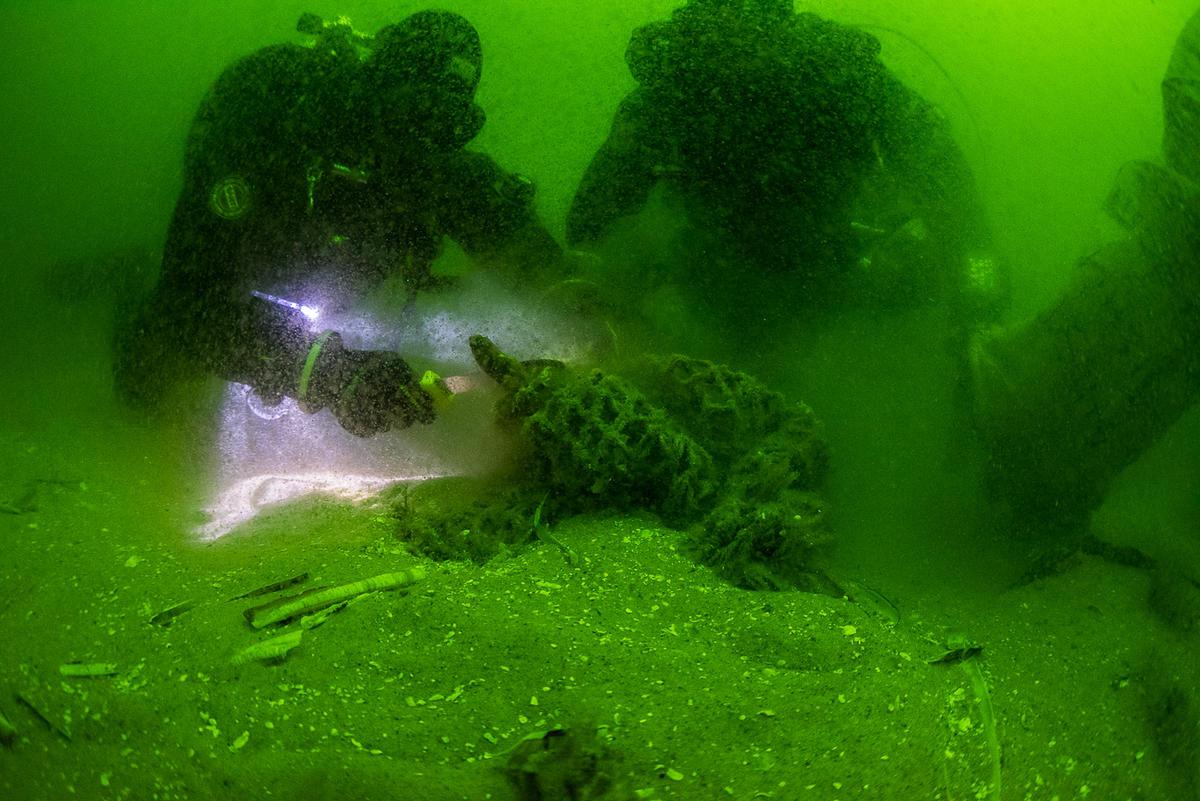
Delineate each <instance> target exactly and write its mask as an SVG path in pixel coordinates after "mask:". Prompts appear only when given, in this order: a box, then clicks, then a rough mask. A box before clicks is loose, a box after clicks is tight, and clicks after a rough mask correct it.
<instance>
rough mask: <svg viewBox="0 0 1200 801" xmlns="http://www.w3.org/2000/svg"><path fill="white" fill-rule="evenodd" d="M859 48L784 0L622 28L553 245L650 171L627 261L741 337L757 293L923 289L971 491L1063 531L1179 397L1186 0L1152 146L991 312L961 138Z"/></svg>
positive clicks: (739, 1) (810, 301)
mask: <svg viewBox="0 0 1200 801" xmlns="http://www.w3.org/2000/svg"><path fill="white" fill-rule="evenodd" d="M879 52H880V45H879V42H878V41H877V40H876V39H875V37H873V36H871V35H870V34H868V33H866V32H864V31H861V30H856V29H854V28H852V27H848V26H843V25H838V24H836V23H833V22H830V21H826V20H823V19H821V18H819V17H817V16H815V15H813V14H808V13H800V14H794V13H792V10H791V3H790V2H789V0H772V2H755V0H690V2H688V3H687V4H686V5H685V6H683V7H682V8H679V9H677V10H675V11H674V12H673V13H672V17H671V19H670V20H669V21H666V22H658V23H652V24H649V25H646V26H643V27H641V28H638V29H637V30H635V31H634V33H633V36H632V38H631V41H630V44H629V47H628V50H627V52H626V60H627V62H628V64H629V68H630V71H631V72H632V74H633V77H634V78H635V79H636V80H637V82H638V86H637V88H636V89H634V90H633V92H632V93H630V94H629V95H628V96H627V97H626V98H625V99H624V100H623V101H622V103H621V105H620V108H619V110H618V111H617V113H616V116H615V118H614V120H613V123H612V129H611V132H610V134H609V136H608V139H607V140H606V141H605V142H604V143H603V145H602V146H601V148H600V149H599V151H598V152H597V153H596V154H595V156H594V158H593V160H592V162H591V164H590V166H589V167H588V169H587V172H586V174H585V175H584V177H583V179H582V181H581V183H580V186H579V189H578V191H577V193H576V196H575V198H574V201H573V203H572V205H571V209H570V213H569V216H568V220H567V244H568V246H570V247H590V248H594V249H598V250H601V251H603V250H604V243H605V240H606V238H611V237H613V236H614V232H617V233H621V232H622V231H623V232H624V233H625V234H626V235H628V232H629V231H630V230H631V229H630V228H629V227H626V228H624V229H622V226H625V225H626V221H627V220H629V219H634V218H636V216H637V215H639V214H642V213H645V209H646V208H647V207H648V204H649V203H650V202H652V201H654V200H655V197H656V196H655V195H654V194H653V193H654V192H655V191H657V192H658V193H659V195H658V197H659V198H665V199H666V202H667V204H668V208H670V209H681V210H682V212H683V214H682V217H683V219H684V221H685V222H684V223H683V224H682V225H680V226H679V227H678V228H677V229H676V230H678V231H680V232H681V233H680V234H679V235H678V236H677V238H678V240H679V242H680V244H678V245H676V247H677V248H678V252H677V253H676V255H675V258H674V259H665V260H661V261H660V262H657V263H656V262H654V261H653V260H650V262H649V263H648V264H645V265H642V267H641V268H640V269H641V272H640V273H638V272H636V271H635V272H634V274H635V275H640V276H642V277H643V280H649V281H653V280H665V281H672V280H673V281H674V282H675V283H676V284H677V285H680V286H682V287H683V288H684V291H686V292H690V293H692V297H690V298H688V300H689V301H690V302H691V303H692V304H693V305H694V306H699V307H700V308H701V309H702V310H703V311H708V312H711V314H712V315H713V319H715V320H717V321H720V320H721V315H725V319H726V321H727V322H728V323H730V327H732V325H733V324H736V325H737V326H738V328H737V329H736V331H737V333H738V334H740V335H741V337H742V338H743V339H746V338H748V335H747V334H746V326H747V322H748V321H750V320H752V319H753V318H755V317H758V318H762V317H763V314H764V313H763V310H764V309H768V308H771V304H772V303H775V304H776V306H775V307H774V308H776V309H778V310H779V311H778V316H779V317H780V318H782V317H783V316H784V315H795V316H803V315H804V314H808V313H812V314H816V313H818V312H825V311H828V310H829V308H830V307H841V308H853V307H858V308H862V307H864V306H867V307H871V306H873V307H875V308H903V307H905V306H906V305H910V306H911V305H912V304H941V308H944V309H945V310H946V311H947V312H948V314H947V318H948V319H950V320H952V321H954V322H953V324H952V328H953V330H954V333H953V335H952V336H951V337H950V339H951V340H952V342H951V343H950V344H951V346H952V348H953V350H954V352H955V354H956V355H955V358H956V360H957V361H958V363H959V365H960V367H959V374H958V376H957V377H956V379H957V380H956V387H955V389H956V390H957V393H958V396H959V400H960V406H962V407H964V408H963V411H964V413H965V416H966V417H967V418H968V420H969V425H970V426H971V428H972V429H973V433H974V434H975V435H976V436H977V437H978V439H979V441H981V442H982V444H983V446H984V460H985V465H984V468H983V472H984V482H985V486H986V489H987V491H988V494H989V496H990V497H991V498H992V499H993V500H995V501H996V502H997V503H998V506H999V508H1000V511H1001V512H1002V513H1004V514H1005V515H1006V516H1007V517H1008V519H1009V523H1010V526H1011V527H1012V528H1013V529H1014V530H1020V531H1027V532H1046V531H1058V532H1079V531H1080V530H1081V529H1082V527H1083V526H1085V525H1086V523H1087V520H1088V518H1089V516H1090V513H1091V511H1092V510H1094V509H1095V508H1097V507H1098V506H1099V505H1100V503H1101V502H1102V500H1103V498H1104V496H1105V493H1106V491H1107V488H1108V486H1109V484H1110V483H1111V481H1112V480H1113V478H1115V476H1116V475H1117V474H1118V473H1119V472H1120V471H1121V470H1123V469H1124V468H1125V467H1127V466H1128V465H1129V464H1131V463H1132V462H1133V461H1134V460H1135V459H1136V458H1137V456H1138V455H1139V454H1141V453H1142V452H1143V451H1144V450H1145V449H1146V448H1148V447H1149V446H1150V445H1151V444H1153V442H1154V441H1155V440H1156V439H1157V438H1158V437H1159V436H1161V435H1162V434H1163V433H1164V432H1165V431H1166V430H1167V428H1168V427H1169V426H1171V425H1172V424H1173V423H1174V422H1175V420H1177V419H1178V418H1179V416H1180V415H1181V414H1182V413H1183V412H1184V411H1185V410H1187V409H1188V408H1189V407H1191V406H1192V405H1194V404H1195V403H1196V402H1197V401H1198V400H1200V347H1197V345H1198V343H1200V307H1198V303H1200V192H1198V191H1197V183H1198V182H1200V14H1197V15H1196V16H1193V17H1192V18H1191V20H1190V21H1189V22H1188V23H1187V25H1186V26H1185V28H1184V30H1183V32H1182V34H1181V35H1180V37H1179V40H1178V43H1177V45H1176V47H1175V51H1174V54H1173V56H1172V59H1171V63H1170V67H1169V69H1168V72H1167V75H1166V78H1165V79H1164V81H1163V100H1164V117H1165V123H1166V125H1165V134H1164V147H1163V151H1164V157H1165V158H1164V162H1165V163H1164V164H1163V165H1155V164H1149V163H1146V162H1134V163H1131V164H1129V165H1127V166H1126V167H1125V168H1123V169H1122V171H1121V172H1120V174H1119V176H1118V178H1117V182H1116V186H1115V188H1114V189H1113V191H1112V194H1111V196H1110V198H1109V199H1108V201H1107V203H1106V211H1107V213H1108V215H1109V216H1110V217H1111V218H1112V220H1113V222H1114V223H1115V224H1114V225H1113V226H1112V230H1113V231H1116V232H1118V235H1117V236H1116V237H1115V239H1114V241H1113V242H1111V243H1110V244H1108V245H1106V246H1105V247H1103V248H1101V249H1100V250H1098V251H1097V252H1096V253H1094V254H1092V255H1090V256H1088V257H1087V258H1085V259H1083V260H1082V261H1081V262H1080V263H1079V264H1078V265H1077V270H1076V272H1077V277H1076V280H1075V282H1074V283H1073V285H1072V286H1071V288H1070V290H1069V291H1068V293H1067V294H1066V296H1065V297H1064V298H1063V299H1062V300H1061V301H1060V302H1059V303H1058V304H1057V305H1056V306H1054V307H1053V308H1051V309H1049V310H1047V311H1045V312H1043V313H1042V314H1040V315H1038V316H1037V317H1036V318H1035V319H1033V320H1028V321H1024V322H1021V323H1018V324H1008V325H1001V317H1002V314H1003V312H1004V311H1005V310H1006V308H1007V306H1008V295H1009V292H1008V282H1007V278H1006V273H1005V270H1004V266H1003V262H1002V261H1000V260H998V259H997V258H996V256H995V255H994V253H993V245H992V242H991V237H990V234H989V232H988V226H987V224H986V221H985V216H984V214H983V212H982V207H981V204H980V201H979V199H978V196H977V194H976V191H975V187H974V181H973V178H972V176H971V173H970V170H969V167H968V165H967V163H966V160H965V158H964V157H963V155H962V154H961V152H960V151H959V149H958V147H957V146H956V145H955V143H954V142H953V140H952V138H951V136H950V134H949V131H948V127H947V125H946V124H945V122H944V121H943V120H942V119H941V117H940V116H939V115H938V113H937V112H936V110H935V109H934V108H933V107H932V106H931V105H930V104H928V103H927V102H925V101H924V100H922V99H921V98H920V97H918V96H917V95H916V94H914V93H913V92H912V91H910V90H908V89H907V88H906V87H904V86H903V85H902V84H901V83H900V82H899V81H898V80H897V79H896V78H895V77H894V76H892V75H891V74H890V73H889V72H888V70H887V69H886V68H885V67H884V66H883V65H882V63H881V61H880V59H879ZM658 202H664V201H662V200H660V201H658ZM661 227H662V226H660V228H661ZM613 250H616V249H615V248H610V249H609V251H613ZM672 263H674V264H677V265H680V268H678V269H680V270H681V272H679V273H678V274H673V275H670V276H668V277H667V278H665V279H663V278H659V277H656V276H655V273H656V271H657V270H659V269H660V268H661V269H662V270H664V271H669V270H671V269H672ZM646 276H648V278H647V277H646ZM729 333H732V332H730V331H728V330H727V331H726V335H728V334H729ZM764 338H765V337H764Z"/></svg>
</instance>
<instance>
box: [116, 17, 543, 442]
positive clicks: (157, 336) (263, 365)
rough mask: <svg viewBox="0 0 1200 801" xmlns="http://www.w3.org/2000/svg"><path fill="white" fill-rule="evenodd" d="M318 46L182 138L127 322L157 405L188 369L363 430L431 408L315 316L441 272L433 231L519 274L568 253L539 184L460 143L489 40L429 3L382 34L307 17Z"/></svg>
mask: <svg viewBox="0 0 1200 801" xmlns="http://www.w3.org/2000/svg"><path fill="white" fill-rule="evenodd" d="M301 29H302V30H304V31H305V32H309V33H315V34H317V36H318V38H317V41H316V43H315V44H314V45H313V46H312V47H302V46H300V45H292V44H285V45H277V46H273V47H267V48H265V49H263V50H260V51H258V52H257V53H255V54H253V55H251V56H249V57H247V58H244V59H242V60H240V61H238V62H237V63H235V64H233V65H232V66H230V67H229V68H228V69H227V70H226V71H225V72H224V73H223V74H222V75H221V77H220V78H219V79H218V80H217V81H216V83H215V84H214V85H213V86H212V88H211V89H210V90H209V92H208V94H207V96H206V97H205V99H204V101H203V103H202V104H201V106H200V109H199V111H198V112H197V114H196V118H195V121H194V123H193V125H192V129H191V132H190V134H189V136H188V140H187V150H186V156H185V171H184V186H183V191H182V193H181V194H180V197H179V201H178V203H177V205H176V208H175V214H174V218H173V219H172V222H171V227H170V231H169V233H168V236H167V243H166V247H165V251H164V257H163V266H162V275H161V279H160V281H159V283H158V285H157V287H156V288H155V290H154V291H153V293H152V295H151V296H150V297H149V299H148V300H147V301H146V302H145V303H144V305H143V306H142V308H141V310H140V312H139V313H138V314H137V315H136V317H135V318H134V319H133V320H132V321H130V322H128V323H127V324H125V325H123V326H121V328H120V330H119V331H118V334H117V339H116V347H115V358H114V371H115V379H116V386H117V391H118V395H119V396H120V397H121V398H122V400H124V401H125V402H126V403H128V404H130V405H133V406H136V407H142V408H144V407H148V406H153V405H154V404H155V403H156V402H158V401H159V400H161V399H162V398H163V396H164V395H165V394H167V392H168V391H169V389H170V387H171V385H172V384H174V383H176V382H178V381H179V380H180V379H183V378H186V377H188V376H189V375H191V374H197V373H199V374H204V373H208V374H215V375H217V376H220V377H222V378H225V379H229V380H233V381H238V382H242V383H245V384H248V385H250V386H251V387H253V388H254V389H255V390H256V391H257V392H258V393H259V394H260V395H261V396H262V397H263V399H264V401H266V402H268V403H270V402H277V401H278V400H279V399H280V398H281V397H282V396H288V397H292V398H294V399H296V400H297V401H298V402H299V403H300V405H301V407H302V408H303V409H305V410H306V411H309V412H315V411H317V410H319V409H321V408H324V407H328V408H329V409H330V410H331V411H332V412H333V414H334V415H335V416H336V417H337V419H338V421H339V423H341V425H342V426H343V427H344V428H345V429H347V430H348V431H351V432H353V433H354V434H357V435H360V436H368V435H371V434H375V433H377V432H381V431H386V430H388V429H389V428H391V427H393V426H402V427H403V426H408V425H411V424H412V423H413V422H422V423H428V422H431V421H432V419H433V416H434V414H433V407H432V403H431V400H430V397H429V395H428V394H427V393H426V392H424V391H423V390H422V388H421V386H420V384H419V380H418V377H417V375H416V374H415V372H414V371H413V370H412V369H411V368H410V367H409V365H408V364H407V363H406V362H405V361H404V360H403V359H402V358H401V357H400V356H399V355H398V354H396V353H392V352H389V351H357V350H350V349H348V348H346V347H345V346H344V345H343V343H342V339H341V337H340V335H339V334H338V333H336V332H333V331H322V330H321V329H320V328H319V327H313V325H312V321H311V320H310V318H311V317H312V316H315V315H317V314H320V315H321V316H326V315H327V314H328V313H330V312H336V311H338V310H342V309H345V308H347V307H350V306H352V305H354V304H355V303H356V302H358V301H360V300H361V299H363V298H364V297H365V296H366V295H367V294H368V293H370V292H371V291H372V290H373V289H375V288H376V287H378V286H379V285H380V284H381V283H382V282H383V281H384V280H385V279H386V278H388V277H389V276H394V275H397V274H398V275H399V276H400V277H401V278H402V279H403V281H404V282H405V286H406V288H407V291H408V293H409V296H410V298H411V297H412V296H413V295H415V293H416V292H417V291H418V290H420V289H423V288H427V287H431V286H433V285H434V284H435V282H436V279H434V278H433V277H431V275H430V264H431V262H432V261H433V259H434V258H435V257H436V256H437V255H438V253H439V251H440V248H441V243H442V237H443V236H445V237H449V238H450V239H452V240H453V241H455V242H457V243H458V244H459V245H461V246H462V248H463V250H464V251H465V252H466V253H467V254H468V255H469V256H471V257H472V258H473V259H474V260H475V261H477V262H479V263H481V264H483V265H486V266H494V267H497V268H500V269H501V270H504V271H507V272H508V273H509V275H510V277H511V278H512V279H513V280H514V281H517V282H520V281H523V280H528V279H530V278H531V277H532V276H533V275H535V274H537V273H539V272H541V271H544V270H547V269H551V268H552V267H553V266H554V265H556V264H557V263H558V262H559V260H560V259H561V257H562V254H561V249H560V248H559V246H558V245H557V244H556V243H555V241H554V239H553V238H552V237H551V236H550V234H549V233H548V232H547V231H546V229H545V227H544V226H543V225H542V224H541V223H540V222H539V221H538V219H537V217H536V215H535V212H534V207H533V188H532V185H531V184H530V183H529V182H528V181H526V180H525V179H523V178H521V177H520V176H517V175H514V174H510V173H506V172H504V171H503V170H501V169H500V168H499V167H498V166H497V165H496V164H495V162H493V161H492V159H490V158H489V157H487V156H485V155H482V154H480V153H472V152H468V151H465V150H464V149H463V146H464V145H465V144H466V143H468V142H469V141H470V140H471V139H472V138H474V137H475V135H476V134H478V133H479V130H480V128H481V127H482V126H483V123H484V114H483V111H482V110H481V109H480V108H479V106H477V105H476V104H475V103H474V100H473V98H474V92H475V88H476V86H477V84H478V82H479V74H480V66H481V51H480V45H479V37H478V35H477V34H476V32H475V30H474V28H473V27H472V26H471V25H470V24H469V23H468V22H467V20H465V19H464V18H462V17H461V16H459V15H457V14H452V13H450V12H445V11H423V12H419V13H417V14H413V15H412V16H410V17H408V18H407V19H405V20H404V21H403V22H401V23H399V24H396V25H390V26H387V27H385V28H384V29H382V30H381V31H380V32H379V33H378V34H377V35H376V36H374V37H364V36H361V35H359V34H356V33H354V32H353V31H352V30H351V29H350V27H349V26H348V25H345V24H335V25H328V24H325V25H323V24H322V23H321V22H320V20H318V19H316V18H314V17H311V16H309V15H306V17H305V18H302V19H301Z"/></svg>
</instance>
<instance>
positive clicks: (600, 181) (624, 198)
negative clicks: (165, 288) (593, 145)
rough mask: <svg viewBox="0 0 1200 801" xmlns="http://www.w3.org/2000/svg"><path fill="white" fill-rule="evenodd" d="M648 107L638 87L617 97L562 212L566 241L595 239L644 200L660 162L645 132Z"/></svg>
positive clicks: (571, 243) (648, 129)
mask: <svg viewBox="0 0 1200 801" xmlns="http://www.w3.org/2000/svg"><path fill="white" fill-rule="evenodd" d="M651 129H652V126H651V125H650V124H649V109H648V104H647V98H646V94H645V92H644V91H643V90H641V89H637V90H634V91H633V92H632V93H631V94H630V95H629V96H628V97H626V98H625V100H623V101H622V102H621V106H620V108H619V109H618V110H617V114H616V116H615V117H614V118H613V124H612V130H611V131H610V132H609V135H608V139H607V140H605V142H604V144H603V145H601V146H600V149H599V150H598V151H596V155H595V156H594V157H593V158H592V162H591V164H589V165H588V168H587V172H585V173H584V175H583V179H582V180H581V181H580V183H579V189H578V190H576V192H575V198H574V199H573V200H572V201H571V209H570V211H569V212H568V213H567V245H568V246H569V247H576V246H586V245H593V244H595V243H597V242H599V241H600V240H601V239H602V238H603V237H604V236H605V234H607V233H608V230H609V228H610V227H611V226H612V224H613V223H614V222H615V221H616V220H617V219H618V218H619V217H623V216H626V215H630V214H635V213H636V212H637V211H639V210H640V209H641V208H642V206H644V205H645V204H646V199H647V198H648V197H649V195H650V189H651V188H652V187H653V186H654V183H655V181H656V180H657V178H656V175H655V171H654V168H655V167H657V166H661V165H660V162H661V160H662V159H661V155H660V148H659V147H656V139H655V137H653V136H651V133H650V132H651Z"/></svg>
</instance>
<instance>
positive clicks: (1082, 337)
mask: <svg viewBox="0 0 1200 801" xmlns="http://www.w3.org/2000/svg"><path fill="white" fill-rule="evenodd" d="M1108 210H1109V212H1110V213H1111V214H1112V215H1113V216H1114V218H1116V219H1117V221H1118V222H1120V223H1122V225H1123V227H1124V228H1125V230H1126V231H1127V232H1128V236H1127V237H1126V238H1123V239H1122V240H1121V241H1118V242H1115V243H1113V244H1111V245H1108V246H1106V247H1104V248H1103V249H1101V250H1100V251H1098V252H1097V253H1095V254H1093V255H1092V256H1090V257H1088V258H1086V259H1084V260H1083V261H1081V262H1080V264H1079V265H1078V267H1077V270H1076V276H1075V279H1074V281H1073V283H1072V285H1071V287H1070V289H1069V290H1068V292H1067V294H1066V295H1065V296H1064V297H1063V299H1062V300H1061V301H1060V302H1059V303H1058V304H1057V305H1056V306H1054V307H1053V308H1051V309H1050V310H1048V311H1046V312H1044V313H1042V314H1040V315H1038V316H1037V317H1036V318H1034V319H1033V320H1030V321H1028V322H1026V323H1024V324H1021V325H1019V326H1013V327H1009V328H1007V329H1001V330H995V331H991V332H987V333H984V334H980V335H978V336H976V337H975V339H974V340H973V342H972V345H971V354H970V359H971V368H972V378H973V383H974V392H975V411H976V421H977V425H978V427H979V431H980V434H981V436H982V439H983V441H984V444H985V445H986V448H987V452H988V457H989V459H988V466H987V472H986V475H987V482H988V488H989V490H990V491H991V492H992V493H993V494H994V495H995V496H997V497H999V498H1000V499H1002V500H1004V501H1005V502H1007V503H1008V505H1009V506H1010V507H1011V508H1012V510H1013V512H1014V513H1015V514H1016V516H1017V518H1018V520H1020V521H1021V523H1022V525H1024V526H1027V527H1044V526H1054V527H1075V526H1078V525H1081V524H1083V523H1084V522H1086V520H1087V515H1088V513H1089V512H1090V511H1091V510H1093V509H1094V508H1096V507H1097V506H1098V505H1099V504H1100V502H1101V501H1102V500H1103V497H1104V493H1105V491H1106V490H1107V487H1108V485H1109V483H1110V482H1111V480H1112V479H1113V478H1114V477H1115V476H1116V475H1117V473H1119V472H1120V471H1121V470H1122V469H1124V468H1125V467H1126V466H1127V465H1129V464H1130V463H1131V462H1133V461H1134V460H1135V459H1136V458H1137V457H1138V455H1139V454H1140V453H1142V451H1144V450H1145V449H1146V448H1147V447H1149V446H1150V445H1151V444H1153V443H1154V441H1155V440H1156V439H1158V437H1160V436H1161V435H1162V434H1163V433H1164V432H1165V431H1166V430H1167V428H1169V427H1170V426H1171V425H1172V424H1173V423H1174V422H1175V420H1176V419H1178V417H1179V416H1180V415H1181V414H1182V413H1183V412H1184V411H1185V410H1187V409H1188V407H1190V406H1191V405H1192V404H1193V403H1195V402H1196V401H1197V400H1200V193H1197V191H1196V188H1195V187H1194V186H1193V185H1190V184H1189V183H1188V182H1186V181H1184V180H1181V179H1180V178H1179V177H1178V176H1175V175H1173V174H1171V173H1170V172H1168V171H1166V170H1163V169H1162V168H1160V167H1155V166H1153V165H1150V164H1146V163H1141V162H1135V163H1132V164H1129V165H1126V167H1125V168H1124V169H1123V170H1122V171H1121V174H1120V176H1119V178H1118V183H1117V188H1116V189H1115V190H1114V192H1113V194H1112V195H1111V196H1110V198H1109V203H1108Z"/></svg>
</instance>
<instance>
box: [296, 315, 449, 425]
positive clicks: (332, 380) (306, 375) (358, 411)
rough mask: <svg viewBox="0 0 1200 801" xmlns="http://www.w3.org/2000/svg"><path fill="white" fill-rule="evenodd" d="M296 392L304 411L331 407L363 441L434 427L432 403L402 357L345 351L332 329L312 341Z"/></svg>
mask: <svg viewBox="0 0 1200 801" xmlns="http://www.w3.org/2000/svg"><path fill="white" fill-rule="evenodd" d="M297 394H298V397H297V400H298V401H299V402H300V405H301V408H303V409H304V410H305V411H307V412H316V411H320V410H321V409H322V408H324V407H326V406H328V407H329V410H330V411H331V412H333V414H334V416H335V417H336V418H337V420H338V422H339V423H341V425H342V428H344V429H346V430H347V431H349V432H350V433H351V434H354V435H356V436H359V437H369V436H371V435H372V434H378V433H381V432H383V431H387V430H389V429H391V428H393V427H399V428H408V427H409V426H411V425H412V424H413V423H414V422H420V423H432V422H433V417H434V414H433V399H432V398H430V397H429V395H428V394H426V392H425V391H424V390H423V389H421V384H420V381H419V378H418V376H417V374H416V373H415V372H413V369H412V368H411V367H409V366H408V363H407V362H405V361H404V359H402V358H400V356H399V354H396V353H392V352H391V351H387V350H347V349H346V348H345V347H343V346H342V338H341V336H339V335H338V334H337V333H336V332H334V331H326V332H325V333H323V334H321V336H320V337H318V339H317V340H316V342H314V343H313V346H312V348H311V349H310V350H309V354H308V359H307V361H306V362H305V364H304V370H303V372H302V373H301V377H300V387H299V392H298V393H297Z"/></svg>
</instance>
